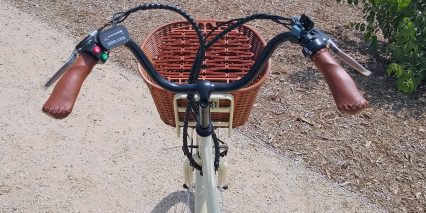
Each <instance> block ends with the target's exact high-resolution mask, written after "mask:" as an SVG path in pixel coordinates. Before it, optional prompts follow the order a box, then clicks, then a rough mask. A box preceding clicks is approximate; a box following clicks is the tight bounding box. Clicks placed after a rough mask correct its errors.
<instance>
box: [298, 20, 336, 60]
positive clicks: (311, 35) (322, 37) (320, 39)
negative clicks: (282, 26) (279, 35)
mask: <svg viewBox="0 0 426 213" xmlns="http://www.w3.org/2000/svg"><path fill="white" fill-rule="evenodd" d="M291 24H292V29H291V34H292V37H291V42H293V43H298V44H300V45H301V46H302V47H303V49H302V52H303V55H305V56H307V57H308V56H309V57H311V56H313V55H314V54H315V53H316V52H317V51H318V50H320V49H322V48H325V47H327V44H328V42H329V40H330V37H329V36H327V35H326V34H325V33H323V32H322V31H320V30H319V29H318V28H314V22H313V21H312V20H311V19H310V18H309V17H308V16H306V15H304V14H303V15H301V16H295V17H293V18H292V23H291Z"/></svg>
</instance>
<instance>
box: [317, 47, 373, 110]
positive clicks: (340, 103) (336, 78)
mask: <svg viewBox="0 0 426 213" xmlns="http://www.w3.org/2000/svg"><path fill="white" fill-rule="evenodd" d="M312 61H313V62H314V63H315V65H316V67H317V68H318V69H319V70H320V72H321V73H322V74H323V75H324V77H325V79H326V81H327V84H328V87H329V88H330V90H331V94H332V95H333V98H334V101H335V102H336V105H337V108H338V109H339V111H341V112H342V113H344V114H350V115H353V114H355V113H357V112H360V111H361V110H363V109H365V108H366V107H367V105H368V103H367V101H366V100H365V99H364V97H362V95H361V93H360V92H359V91H358V88H357V87H356V85H355V82H354V81H353V80H352V78H351V77H350V76H349V75H348V73H347V72H346V71H345V70H344V69H343V68H342V66H340V64H338V63H337V62H336V60H334V58H333V57H332V56H331V55H330V53H329V52H328V51H327V50H326V49H321V50H319V51H318V52H316V53H315V54H314V56H312Z"/></svg>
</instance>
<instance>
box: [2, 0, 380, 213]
mask: <svg viewBox="0 0 426 213" xmlns="http://www.w3.org/2000/svg"><path fill="white" fill-rule="evenodd" d="M0 3H1V4H0V17H2V18H1V19H0V26H1V30H0V48H1V51H0V100H1V101H0V139H1V141H0V211H2V212H167V211H170V212H179V211H180V210H182V209H186V202H187V194H186V193H185V192H184V191H183V190H182V183H183V179H182V172H181V170H182V168H181V164H182V162H183V160H184V156H183V154H182V152H181V149H180V148H174V147H179V146H180V144H181V142H180V140H179V139H177V138H176V137H175V135H176V134H175V132H174V129H173V128H171V127H168V126H166V125H164V124H163V123H162V122H161V121H160V119H159V116H158V114H157V112H156V109H155V107H154V104H153V101H152V98H151V97H150V94H149V91H148V90H147V87H146V86H145V85H144V84H143V82H142V79H141V78H139V77H138V76H136V75H134V74H133V72H131V71H129V70H125V69H123V68H120V67H119V66H117V65H115V64H114V63H112V62H108V63H107V64H106V65H99V66H97V67H96V68H95V69H94V70H93V72H92V74H91V75H90V76H89V77H88V79H87V80H86V82H85V84H84V85H83V89H82V91H81V93H80V97H79V99H78V101H77V103H76V106H75V108H74V112H73V113H72V114H71V115H70V116H69V117H68V118H67V119H64V120H54V119H52V118H50V117H48V116H46V115H44V114H43V113H42V112H41V107H42V105H43V103H44V101H45V100H47V98H48V95H49V94H50V92H51V89H52V88H49V89H47V90H46V89H44V88H43V85H44V83H45V82H46V81H47V80H48V78H49V77H50V76H51V75H52V74H53V73H54V71H56V69H58V68H59V67H60V66H61V65H62V63H63V62H64V61H65V60H66V59H67V57H68V55H69V54H70V53H71V50H72V49H73V46H74V45H75V43H74V42H75V41H73V39H72V38H70V37H67V35H63V34H60V33H58V31H57V30H55V29H52V28H50V27H49V26H47V25H46V24H45V23H42V22H40V21H39V20H36V19H34V18H33V17H30V16H28V15H27V14H25V13H23V12H21V11H18V10H17V9H16V8H14V7H11V6H10V5H8V4H6V3H5V2H2V1H1V0H0ZM112 57H114V54H112ZM226 141H227V142H228V144H229V146H230V151H229V159H228V161H229V164H230V165H231V174H232V177H231V185H230V189H229V190H228V191H226V192H225V193H224V198H225V211H226V212H382V211H383V210H380V209H378V208H376V207H374V206H373V205H371V204H370V203H368V201H366V200H364V199H362V198H360V197H359V196H358V195H356V194H353V193H351V192H348V191H346V190H344V189H342V188H341V187H339V186H338V185H337V184H335V183H332V182H330V181H329V180H326V179H324V178H322V177H320V176H319V175H317V174H316V173H313V172H311V171H309V170H307V169H305V168H304V167H303V165H301V164H298V163H295V162H293V161H291V160H288V159H286V158H283V157H281V156H279V155H277V154H276V153H275V152H274V151H271V150H269V149H267V148H265V147H264V146H262V145H261V144H260V143H256V142H255V141H252V140H250V139H249V138H247V137H245V136H243V135H241V134H238V133H236V134H234V135H233V137H232V138H231V139H226Z"/></svg>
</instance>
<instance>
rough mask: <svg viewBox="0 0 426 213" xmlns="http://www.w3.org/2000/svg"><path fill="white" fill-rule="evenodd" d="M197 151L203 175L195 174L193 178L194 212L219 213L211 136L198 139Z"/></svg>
mask: <svg viewBox="0 0 426 213" xmlns="http://www.w3.org/2000/svg"><path fill="white" fill-rule="evenodd" d="M198 140H199V141H198V151H199V153H198V154H199V155H200V157H201V161H202V168H203V169H202V170H203V175H202V176H201V174H200V172H196V178H195V212H197V213H207V212H208V213H216V212H219V202H218V199H217V183H216V175H215V169H214V165H213V162H214V152H213V139H212V136H208V137H199V138H198Z"/></svg>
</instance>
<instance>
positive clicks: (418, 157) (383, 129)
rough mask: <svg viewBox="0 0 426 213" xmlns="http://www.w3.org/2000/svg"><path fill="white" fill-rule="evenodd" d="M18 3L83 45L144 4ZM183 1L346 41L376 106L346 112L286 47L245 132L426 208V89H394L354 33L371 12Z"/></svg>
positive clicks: (393, 207) (139, 21) (405, 205)
mask: <svg viewBox="0 0 426 213" xmlns="http://www.w3.org/2000/svg"><path fill="white" fill-rule="evenodd" d="M10 2H12V3H13V4H14V5H16V6H17V7H18V8H20V9H22V10H23V11H25V12H29V13H32V14H34V15H36V16H38V17H39V18H41V19H42V20H44V21H46V22H48V23H49V24H51V25H52V26H55V27H56V28H57V29H58V30H60V31H61V30H65V31H67V33H71V34H73V35H74V36H75V37H76V38H81V37H83V36H84V35H85V34H87V33H88V32H89V31H91V30H93V29H95V28H96V27H98V26H101V25H102V24H103V23H104V22H105V21H106V20H107V19H109V18H110V15H111V14H113V13H114V12H117V11H120V10H123V9H125V8H129V7H131V6H134V5H136V4H138V3H141V2H140V1H135V0H128V1H119V0H115V1H95V0H91V1H83V0H74V1H71V0H66V1H42V0H31V1H29V0H20V1H13V0H10ZM173 2H174V3H176V4H179V5H180V6H181V7H182V8H184V9H185V10H186V11H188V12H189V13H190V14H193V15H194V16H195V17H197V18H217V19H230V18H236V17H242V16H246V15H249V14H252V13H255V12H265V13H273V14H280V15H285V16H292V15H298V14H301V13H306V14H308V15H310V16H312V17H313V18H314V19H315V21H316V25H317V26H319V27H320V28H322V29H323V30H325V31H326V32H328V33H329V34H331V35H333V36H334V37H336V38H337V41H338V43H339V44H340V45H341V46H342V49H344V50H347V51H348V52H349V53H350V54H351V55H353V56H354V57H355V58H356V59H358V60H359V61H361V62H362V63H363V64H366V65H367V66H368V68H369V69H370V70H372V71H373V72H374V75H373V76H371V77H369V78H365V77H362V76H355V75H353V77H354V78H355V81H356V82H357V83H358V85H359V87H360V89H361V90H362V91H363V92H364V93H365V96H366V97H367V98H368V99H369V101H370V108H369V109H367V110H365V111H364V112H362V113H361V114H360V115H357V116H351V117H345V116H343V115H341V114H339V113H338V112H337V110H336V108H335V106H334V103H333V100H332V98H331V95H330V93H329V92H328V88H327V86H326V84H325V82H324V81H323V79H322V77H321V76H320V74H319V73H318V72H317V71H316V70H315V67H313V64H312V63H309V62H308V60H307V59H305V58H303V57H302V54H301V51H300V49H298V48H296V47H294V46H291V45H289V44H285V45H283V46H282V47H281V48H280V49H279V50H278V51H277V52H276V53H275V54H274V57H273V64H272V75H271V76H270V79H269V81H268V82H267V83H266V85H265V86H264V88H263V89H262V91H261V93H260V94H259V96H258V102H257V103H256V104H255V106H254V110H253V114H252V117H251V119H250V122H249V123H247V124H246V125H245V126H244V127H242V128H240V129H239V131H241V132H242V133H244V134H246V135H249V136H251V137H253V138H256V139H258V140H262V141H264V142H265V143H267V144H270V145H271V146H273V147H274V148H276V150H278V151H279V152H281V153H282V154H284V155H286V156H290V157H291V158H293V159H295V160H300V161H303V162H304V163H305V165H307V166H308V167H310V168H311V169H312V170H314V171H317V172H319V173H321V174H323V175H324V176H326V177H328V178H330V179H332V180H334V181H336V182H338V183H339V184H340V185H341V186H342V187H345V188H348V189H350V190H353V191H357V192H360V193H362V194H363V195H365V196H366V197H368V198H369V199H370V200H372V201H373V202H375V203H378V204H380V205H382V206H384V207H385V208H386V209H388V210H389V211H391V212H424V211H425V210H426V181H425V180H426V165H425V164H426V157H425V153H426V113H425V111H426V110H425V107H426V95H425V90H426V87H425V86H423V87H422V88H420V91H419V92H417V93H416V94H414V95H410V96H406V95H402V94H400V93H398V92H396V91H395V90H394V82H393V80H392V79H390V78H388V77H386V76H385V74H384V71H385V63H386V62H385V61H383V60H382V59H380V58H379V57H374V56H371V55H368V54H367V52H366V51H365V49H366V44H365V43H363V42H362V35H361V34H359V33H358V32H355V31H354V30H352V29H350V28H349V27H348V26H349V24H350V23H351V22H353V21H360V20H361V17H362V15H361V8H353V7H349V6H347V5H338V4H337V3H335V1H334V0H304V1H300V0H293V1H287V2H288V3H285V1H275V0H273V1H272V0H268V1H229V0H227V1H224V0H215V1H173ZM129 19H130V20H129V22H127V23H126V25H127V26H128V27H129V28H130V29H131V34H132V35H136V36H137V39H139V40H141V39H143V37H144V36H145V35H147V33H148V32H149V31H151V30H153V29H154V28H155V27H157V26H159V25H160V24H163V23H166V22H169V21H171V20H176V19H179V17H178V16H176V15H174V14H171V13H170V12H162V11H157V12H155V13H142V14H138V15H134V16H132V17H131V18H129ZM251 25H253V26H255V28H257V30H258V31H260V32H261V33H262V34H263V35H264V36H265V37H266V38H268V39H270V38H271V37H272V36H273V35H275V34H277V33H278V32H280V31H282V30H284V29H281V28H280V27H279V26H278V27H277V25H273V24H271V23H269V22H253V23H252V24H251ZM64 51H71V50H64ZM121 52H126V54H121ZM112 58H115V60H117V61H119V62H123V63H122V64H123V66H125V67H127V68H130V69H132V70H136V62H135V60H134V59H133V58H132V57H131V56H130V54H127V51H126V50H124V49H120V50H117V51H115V52H114V53H113V54H112ZM135 73H136V72H135Z"/></svg>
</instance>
